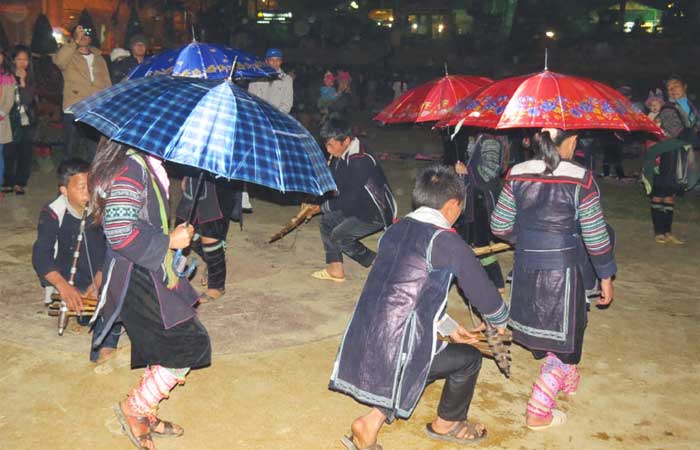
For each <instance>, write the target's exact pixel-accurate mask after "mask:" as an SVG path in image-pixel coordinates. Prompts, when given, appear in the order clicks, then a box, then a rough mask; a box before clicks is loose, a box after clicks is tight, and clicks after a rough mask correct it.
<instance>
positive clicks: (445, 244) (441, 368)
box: [330, 166, 508, 450]
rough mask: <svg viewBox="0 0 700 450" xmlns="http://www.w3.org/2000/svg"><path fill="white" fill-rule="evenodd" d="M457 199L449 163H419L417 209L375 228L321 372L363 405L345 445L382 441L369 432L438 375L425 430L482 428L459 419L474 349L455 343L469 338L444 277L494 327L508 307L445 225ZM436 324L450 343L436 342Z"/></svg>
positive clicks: (369, 446) (459, 188)
mask: <svg viewBox="0 0 700 450" xmlns="http://www.w3.org/2000/svg"><path fill="white" fill-rule="evenodd" d="M463 202H464V184H463V183H462V181H461V180H460V178H459V177H458V176H457V175H456V174H455V172H454V170H453V169H452V168H448V167H444V166H434V167H429V168H427V169H424V170H423V171H421V172H420V173H419V174H418V176H417V177H416V184H415V188H414V190H413V203H414V206H416V207H417V209H416V210H415V211H413V212H412V213H410V214H409V215H408V216H406V217H405V218H404V219H402V220H400V221H399V222H397V223H396V224H394V225H392V226H391V227H390V228H389V229H388V230H387V231H386V233H385V234H384V235H383V236H382V239H381V241H380V243H379V253H378V254H377V258H376V260H375V263H374V266H373V267H372V270H371V271H370V273H369V276H368V278H367V282H366V283H365V287H364V289H363V291H362V295H361V296H360V299H359V301H358V303H357V306H356V307H355V312H354V314H353V316H352V318H351V319H350V323H349V324H348V327H347V329H346V331H345V335H344V337H343V341H342V342H341V344H340V350H339V351H338V356H337V359H336V361H335V365H334V367H333V373H332V375H331V380H330V388H331V389H333V390H337V391H339V392H343V393H345V394H348V395H351V396H353V397H354V398H355V399H357V401H359V402H361V403H363V404H367V405H369V406H371V407H372V409H371V410H370V411H369V412H368V413H367V414H366V415H364V416H361V417H359V418H357V419H356V420H355V421H354V422H353V423H352V426H351V436H349V437H345V438H343V441H342V442H343V444H344V445H345V446H346V447H347V448H348V449H349V450H358V449H364V450H381V448H382V447H381V445H379V444H377V436H378V434H379V430H380V429H381V427H382V425H383V424H384V422H387V423H391V422H392V421H393V420H394V419H395V418H396V417H398V418H402V419H408V418H409V417H410V416H411V414H412V413H413V410H414V409H415V407H416V405H417V404H418V399H419V398H420V396H421V395H422V393H423V390H424V389H425V386H426V385H427V384H430V383H432V382H434V381H435V380H438V379H445V380H446V381H445V387H444V388H443V390H442V396H441V398H440V403H439V405H438V410H437V417H436V418H435V420H433V422H432V423H430V424H428V425H427V427H426V432H427V434H428V435H429V436H430V437H431V438H434V439H438V440H444V441H449V442H455V443H460V444H465V443H473V442H476V441H479V440H482V439H483V438H485V437H486V428H485V427H484V425H482V424H478V423H476V422H472V421H468V420H467V413H468V412H469V405H470V403H471V400H472V396H473V395H474V388H475V387H476V380H477V377H478V375H479V370H480V369H481V353H479V351H478V350H477V349H476V348H474V347H472V346H470V345H463V344H472V343H475V342H476V341H477V340H476V336H475V335H474V334H472V332H469V331H467V330H465V329H464V328H463V327H462V326H459V325H457V324H456V323H455V322H454V321H452V320H450V319H449V316H447V315H446V314H445V306H446V304H447V293H448V291H449V288H450V284H451V282H452V278H453V277H454V276H456V277H457V281H458V283H459V287H460V288H461V289H462V290H463V292H464V293H465V294H466V296H467V297H468V298H469V300H470V301H471V303H472V304H473V305H474V306H475V307H476V308H478V309H479V311H480V312H481V314H482V316H483V318H484V319H485V320H486V321H487V322H489V323H491V324H492V325H494V326H496V327H499V328H500V329H501V330H505V324H506V322H507V320H508V307H507V306H506V304H505V303H504V302H503V300H502V299H501V296H500V295H499V294H498V291H497V290H496V288H495V287H494V285H493V283H491V281H490V280H489V278H488V276H487V275H486V273H485V272H484V269H483V268H482V267H481V264H479V261H478V260H477V259H476V257H475V256H474V252H473V251H472V250H471V248H470V247H469V246H467V244H466V243H465V242H464V241H463V240H462V239H461V238H460V237H459V236H458V235H457V233H455V232H454V230H453V229H452V228H451V227H452V225H453V224H454V222H455V221H456V220H457V218H458V217H459V216H460V214H461V213H462V209H463V206H464V205H463ZM450 322H451V323H452V326H446V324H447V323H450ZM474 331H475V330H474ZM438 332H439V333H440V334H441V335H442V336H443V337H445V338H448V340H449V342H451V343H450V344H447V343H445V342H440V341H438Z"/></svg>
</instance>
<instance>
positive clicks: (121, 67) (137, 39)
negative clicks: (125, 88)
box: [109, 34, 148, 84]
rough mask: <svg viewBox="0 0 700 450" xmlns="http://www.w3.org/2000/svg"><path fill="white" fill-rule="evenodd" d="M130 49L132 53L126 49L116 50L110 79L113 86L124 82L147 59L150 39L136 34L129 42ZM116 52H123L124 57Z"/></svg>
mask: <svg viewBox="0 0 700 450" xmlns="http://www.w3.org/2000/svg"><path fill="white" fill-rule="evenodd" d="M129 49H130V50H131V52H130V53H129V51H127V50H124V49H114V50H113V51H112V55H114V56H115V57H113V58H112V65H111V66H110V68H109V77H110V78H111V80H112V84H115V83H119V82H121V81H124V80H125V79H126V77H127V76H128V75H129V74H130V73H131V71H132V70H134V68H135V67H136V66H138V65H139V64H141V63H142V62H143V60H144V58H145V57H146V51H147V50H148V39H146V36H144V35H142V34H136V35H134V36H133V37H132V38H131V39H130V40H129ZM116 50H121V51H122V52H124V55H123V56H122V55H121V52H120V53H116V54H115V51H116Z"/></svg>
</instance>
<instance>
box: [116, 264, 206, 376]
mask: <svg viewBox="0 0 700 450" xmlns="http://www.w3.org/2000/svg"><path fill="white" fill-rule="evenodd" d="M155 293H156V290H155V286H154V284H153V280H152V279H151V275H150V273H149V272H148V270H146V269H144V268H143V267H140V266H137V265H134V268H133V270H132V272H131V280H130V281H129V287H128V288H127V291H126V296H125V298H124V305H123V306H122V311H121V320H122V323H123V324H124V328H126V333H127V334H128V335H129V340H131V367H132V368H133V369H136V368H139V367H145V366H151V365H160V366H163V367H169V368H185V367H190V368H192V369H197V368H200V367H204V366H208V365H210V364H211V342H210V340H209V333H208V332H207V330H206V328H204V325H202V323H201V322H200V321H199V319H198V318H197V317H193V318H192V319H190V320H188V321H186V322H183V323H181V324H179V325H176V326H174V327H172V328H170V329H167V330H166V329H165V325H164V324H163V319H162V316H161V312H160V303H159V302H158V298H157V297H156V295H155Z"/></svg>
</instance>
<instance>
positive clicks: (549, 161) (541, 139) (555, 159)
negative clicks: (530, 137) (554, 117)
mask: <svg viewBox="0 0 700 450" xmlns="http://www.w3.org/2000/svg"><path fill="white" fill-rule="evenodd" d="M577 134H578V133H577V132H576V131H575V130H559V129H557V133H556V134H555V135H554V137H552V133H551V132H550V131H549V130H543V131H541V132H540V133H538V134H537V135H536V136H535V140H536V141H537V146H536V149H535V159H541V160H542V161H544V165H545V166H546V169H545V173H552V172H554V171H555V170H556V169H557V167H558V166H559V163H560V162H561V155H559V146H560V145H561V144H562V143H563V142H564V141H565V140H566V139H567V138H570V137H571V136H576V135H577Z"/></svg>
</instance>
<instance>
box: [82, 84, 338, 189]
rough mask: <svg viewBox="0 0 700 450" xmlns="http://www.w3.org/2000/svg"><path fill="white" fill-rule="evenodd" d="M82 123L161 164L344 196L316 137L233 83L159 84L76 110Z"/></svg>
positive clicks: (124, 89)
mask: <svg viewBox="0 0 700 450" xmlns="http://www.w3.org/2000/svg"><path fill="white" fill-rule="evenodd" d="M71 109H72V110H73V113H74V114H75V117H76V120H78V121H80V122H83V123H86V124H88V125H90V126H92V127H94V128H96V129H97V130H98V131H100V132H101V133H102V134H104V135H105V136H107V137H109V138H111V139H113V140H115V141H118V142H122V143H124V144H127V145H129V146H133V147H135V148H138V149H141V150H144V151H146V152H148V153H150V154H152V155H154V156H157V157H159V158H162V159H165V160H168V161H173V162H176V163H180V164H185V165H188V166H192V167H195V168H199V169H203V170H206V171H208V172H211V173H213V174H215V175H218V176H221V177H224V178H227V179H235V180H240V181H247V182H250V183H255V184H260V185H263V186H267V187H270V188H272V189H276V190H278V191H281V192H287V191H296V192H306V193H309V194H313V195H322V194H324V193H325V192H328V191H332V190H335V189H336V185H335V182H334V181H333V177H332V175H331V173H330V171H329V169H328V166H327V165H326V160H325V157H324V154H323V152H322V151H321V149H320V147H319V146H318V143H317V142H316V140H315V139H314V137H313V136H312V135H311V133H309V131H308V130H306V129H305V128H304V127H303V126H302V125H301V124H300V123H299V122H298V121H297V120H296V119H294V118H293V117H291V116H289V115H287V114H284V113H282V112H280V111H278V110H277V109H276V108H275V107H273V106H272V105H270V104H269V103H266V102H265V101H263V100H261V99H259V98H257V97H255V96H253V95H251V94H249V93H248V92H247V91H245V90H243V89H241V88H239V87H238V86H236V85H235V84H234V83H232V82H231V81H229V80H199V79H196V78H182V77H171V76H153V77H146V78H139V79H135V80H129V81H125V82H123V83H119V84H116V85H114V86H112V87H111V88H108V89H105V90H103V91H101V92H98V93H97V94H95V95H93V96H91V97H88V98H86V99H85V100H82V101H81V102H79V103H76V104H74V105H73V106H72V107H71Z"/></svg>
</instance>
